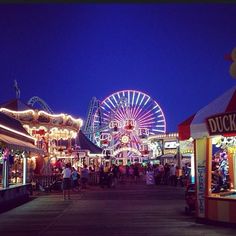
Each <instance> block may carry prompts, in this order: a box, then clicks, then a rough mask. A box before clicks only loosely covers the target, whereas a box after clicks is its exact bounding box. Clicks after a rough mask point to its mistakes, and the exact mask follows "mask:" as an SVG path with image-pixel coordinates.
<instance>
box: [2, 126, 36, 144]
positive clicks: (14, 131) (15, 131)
mask: <svg viewBox="0 0 236 236" xmlns="http://www.w3.org/2000/svg"><path fill="white" fill-rule="evenodd" d="M0 127H1V128H3V129H6V130H9V131H11V132H13V133H16V134H19V135H22V136H24V137H27V138H30V139H32V140H34V141H36V139H35V138H34V137H31V136H29V135H27V134H24V133H22V132H19V131H17V130H14V129H11V128H9V127H7V126H5V125H1V124H0Z"/></svg>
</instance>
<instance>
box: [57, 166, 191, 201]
mask: <svg viewBox="0 0 236 236" xmlns="http://www.w3.org/2000/svg"><path fill="white" fill-rule="evenodd" d="M61 175H62V189H63V196H64V199H66V198H68V199H70V190H72V191H75V192H76V191H80V189H86V188H87V185H88V184H89V183H90V184H97V185H100V187H101V188H104V187H108V188H111V187H116V185H117V184H118V183H120V184H125V183H131V184H132V183H134V184H137V183H141V182H142V183H146V184H147V185H171V186H178V185H179V186H186V185H188V183H189V180H190V166H189V165H188V164H186V165H184V166H183V167H182V168H180V167H178V166H177V165H175V164H174V163H170V164H168V163H166V164H165V165H162V164H154V165H152V164H150V163H147V164H145V165H143V164H141V163H134V164H131V165H122V164H120V165H117V164H111V163H110V162H105V163H104V164H100V166H93V165H90V166H87V165H86V164H84V166H83V168H78V169H75V168H74V167H72V166H71V164H70V163H67V164H66V166H65V167H64V168H63V169H62V170H61Z"/></svg>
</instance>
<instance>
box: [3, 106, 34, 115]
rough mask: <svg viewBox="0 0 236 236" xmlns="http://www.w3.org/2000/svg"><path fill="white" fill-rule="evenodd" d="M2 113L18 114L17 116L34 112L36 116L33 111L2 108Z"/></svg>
mask: <svg viewBox="0 0 236 236" xmlns="http://www.w3.org/2000/svg"><path fill="white" fill-rule="evenodd" d="M0 111H2V112H4V111H7V112H12V113H16V114H23V113H28V112H32V113H33V114H35V111H34V110H32V109H29V110H24V111H13V110H10V109H7V108H4V107H2V108H0Z"/></svg>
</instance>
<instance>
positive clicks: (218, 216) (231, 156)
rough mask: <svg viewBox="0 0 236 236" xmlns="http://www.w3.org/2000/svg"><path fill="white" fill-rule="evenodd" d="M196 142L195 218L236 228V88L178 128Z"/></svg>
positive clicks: (180, 136)
mask: <svg viewBox="0 0 236 236" xmlns="http://www.w3.org/2000/svg"><path fill="white" fill-rule="evenodd" d="M178 131H179V139H180V140H188V139H193V142H194V161H195V173H196V181H195V183H196V197H197V202H196V217H197V218H198V219H204V220H205V221H206V220H207V221H212V222H224V223H229V224H236V86H234V87H233V88H231V89H229V90H228V91H226V92H225V93H224V94H222V95H221V96H220V97H218V98H217V99H215V100H214V101H212V102H211V103H210V104H208V105H207V106H205V107H203V108H202V109H201V110H199V111H198V112H197V113H196V114H194V115H192V116H191V117H189V118H188V119H187V120H185V121H184V122H182V123H181V124H180V125H179V126H178Z"/></svg>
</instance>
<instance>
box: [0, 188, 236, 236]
mask: <svg viewBox="0 0 236 236" xmlns="http://www.w3.org/2000/svg"><path fill="white" fill-rule="evenodd" d="M71 198H72V199H71V200H63V197H62V194H61V193H51V194H43V195H42V194H41V195H40V196H37V197H36V198H35V199H34V200H32V201H30V202H28V203H26V204H24V205H21V206H19V207H17V208H14V209H12V210H9V211H7V212H4V213H2V214H0V235H3V236H8V235H12V236H13V235H14V236H16V235H19V236H28V235H42V236H49V235H50V236H52V235H57V236H62V235H63V236H64V235H65V236H67V235H68V236H69V235H70V236H72V235H80V236H95V235H98V236H100V235H104V236H131V235H135V236H152V235H153V236H154V235H155V236H157V235H160V236H165V235H166V236H169V235H174V236H178V235H180V236H184V235H186V236H189V235H191V236H195V235H196V236H200V235H201V236H205V235H209V236H218V235H219V236H222V235H224V236H225V235H236V229H232V228H224V227H219V226H210V225H203V224H198V223H196V222H195V220H194V217H193V216H189V215H186V214H185V213H184V207H185V200H184V188H181V187H171V186H146V185H144V184H126V185H119V186H118V187H117V188H115V189H107V188H105V189H101V188H100V187H96V186H93V187H89V189H86V190H83V191H82V192H81V193H75V194H73V195H72V197H71Z"/></svg>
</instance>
